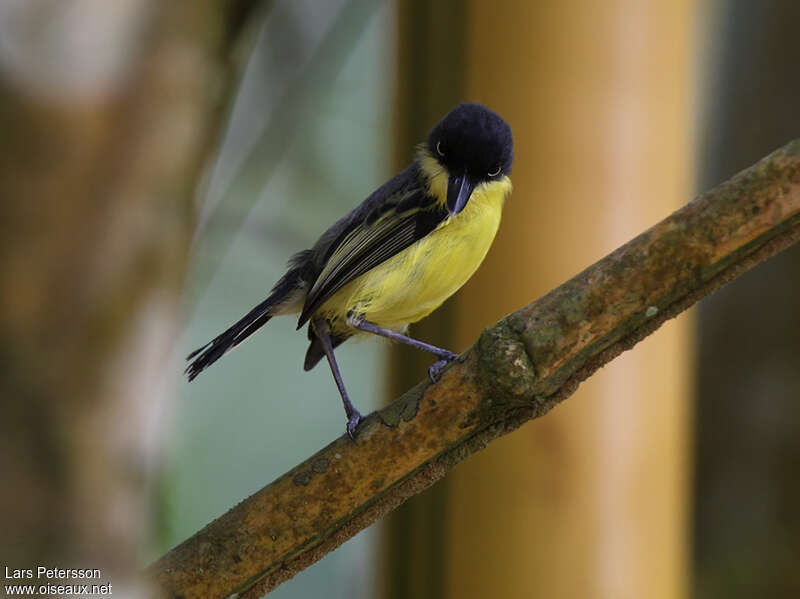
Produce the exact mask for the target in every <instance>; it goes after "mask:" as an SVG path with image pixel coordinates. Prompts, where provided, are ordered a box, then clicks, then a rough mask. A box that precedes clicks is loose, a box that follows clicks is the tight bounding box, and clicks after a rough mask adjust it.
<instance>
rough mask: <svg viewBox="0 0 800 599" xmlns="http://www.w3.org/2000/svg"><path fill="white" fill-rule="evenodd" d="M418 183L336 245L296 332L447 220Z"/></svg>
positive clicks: (379, 206) (378, 207) (367, 214)
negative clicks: (353, 284) (341, 292)
mask: <svg viewBox="0 0 800 599" xmlns="http://www.w3.org/2000/svg"><path fill="white" fill-rule="evenodd" d="M415 183H416V184H415V185H410V186H406V187H405V188H403V189H400V190H397V191H395V193H393V194H391V195H389V196H387V197H385V198H382V201H381V202H379V203H378V202H376V203H375V204H373V206H372V207H371V210H369V211H364V213H362V214H361V215H360V216H361V218H360V219H359V220H358V221H356V222H353V223H351V226H350V227H348V228H347V229H346V230H345V231H343V232H342V233H341V234H340V235H339V237H338V238H337V239H336V240H334V241H333V242H332V244H331V247H330V249H329V251H328V252H327V254H328V256H327V260H326V262H325V264H324V266H323V267H322V269H321V271H320V273H319V275H318V277H317V279H316V281H315V282H314V285H313V286H312V288H311V290H310V291H309V292H308V295H307V297H306V301H305V305H304V306H303V311H302V313H301V314H300V321H299V322H298V325H297V328H300V327H301V326H303V325H304V324H305V323H306V322H307V321H308V319H309V318H310V317H311V315H312V314H314V312H316V310H317V309H318V308H319V307H320V306H322V304H324V303H325V301H326V300H327V299H328V298H330V297H331V296H332V295H333V294H334V293H336V292H337V291H338V290H339V289H341V288H342V287H344V286H345V285H346V284H347V283H349V282H350V281H352V280H353V279H355V278H356V277H359V276H361V275H363V274H364V273H365V272H367V271H368V270H370V269H372V268H375V267H376V266H378V265H379V264H381V263H383V262H385V261H386V260H388V259H389V258H391V257H392V256H395V255H397V254H398V253H399V252H401V251H403V250H404V249H406V248H407V247H409V246H410V245H412V244H413V243H414V242H416V241H419V240H420V239H422V238H423V237H425V235H427V234H428V233H430V232H431V231H433V230H434V229H435V228H436V227H437V225H438V224H439V223H441V222H442V221H443V220H444V219H445V218H447V215H448V212H447V209H445V208H443V207H441V206H440V205H438V204H437V203H436V198H434V197H432V196H430V195H428V193H427V191H426V190H424V188H423V186H422V184H421V182H419V180H417V181H416V182H415Z"/></svg>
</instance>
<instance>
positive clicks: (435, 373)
mask: <svg viewBox="0 0 800 599" xmlns="http://www.w3.org/2000/svg"><path fill="white" fill-rule="evenodd" d="M440 357H441V359H440V360H438V361H437V362H434V363H433V364H431V367H430V368H428V376H429V377H430V379H431V382H432V383H435V382H436V381H438V380H439V377H440V376H441V375H442V371H443V370H444V369H445V368H446V367H447V365H448V364H450V362H452V361H453V360H455V359H456V358H458V354H454V353H453V352H447V353H446V354H444V355H442V356H440Z"/></svg>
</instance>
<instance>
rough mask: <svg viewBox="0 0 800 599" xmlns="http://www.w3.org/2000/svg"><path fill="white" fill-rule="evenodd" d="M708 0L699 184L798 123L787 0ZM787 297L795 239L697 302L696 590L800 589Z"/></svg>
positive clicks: (792, 593) (793, 334) (794, 269)
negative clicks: (788, 246)
mask: <svg viewBox="0 0 800 599" xmlns="http://www.w3.org/2000/svg"><path fill="white" fill-rule="evenodd" d="M715 4H716V5H717V6H716V8H717V12H716V14H714V15H713V18H712V21H711V23H710V24H709V26H708V27H707V29H706V32H704V35H703V38H702V39H704V40H706V44H708V46H707V47H706V48H704V49H705V53H704V55H706V56H708V57H709V58H707V61H708V63H709V71H710V75H712V76H708V77H703V79H702V84H703V86H705V89H704V90H703V92H702V94H701V97H704V98H707V101H706V108H705V111H704V112H703V114H702V117H701V118H699V119H698V122H699V123H701V127H702V136H701V139H702V141H701V144H700V145H701V148H702V149H701V155H700V158H699V160H698V169H699V178H700V184H701V186H702V187H705V186H710V185H714V184H715V183H716V182H717V181H721V180H723V179H725V178H726V177H728V176H729V175H730V173H732V172H735V171H736V170H738V169H739V168H741V167H742V165H744V164H748V163H749V162H751V161H752V160H753V158H754V157H755V156H759V155H761V154H763V153H764V152H765V151H766V150H767V149H768V148H772V147H775V146H776V145H779V144H782V143H785V141H786V139H787V137H790V136H794V135H797V134H798V132H800V110H798V106H800V77H798V65H799V64H800V47H799V46H798V43H797V31H798V25H800V3H799V2H797V1H796V0H772V1H771V2H748V1H747V0H726V1H725V2H719V3H715ZM715 50H716V52H715ZM798 304H800V246H795V247H793V248H791V249H790V250H789V251H787V252H784V253H783V254H781V255H780V257H779V258H778V259H776V260H770V262H769V263H768V264H767V265H765V268H759V269H757V270H756V271H754V272H753V273H752V274H751V275H750V276H748V277H743V278H742V279H740V280H739V281H737V282H736V284H735V285H731V286H730V287H728V288H726V289H725V292H724V293H721V294H716V295H715V296H714V297H713V298H710V299H709V301H708V302H703V304H702V305H701V307H700V310H699V315H700V318H699V321H700V322H699V325H700V337H699V344H698V381H697V399H698V406H697V419H698V421H697V441H696V444H697V473H696V477H695V485H696V487H695V488H696V494H695V503H694V512H695V515H696V516H695V529H694V540H695V546H694V555H695V562H696V566H695V567H696V574H695V581H694V582H695V586H694V596H695V597H697V599H711V598H725V599H745V598H749V597H769V598H770V599H790V598H791V599H794V598H796V597H800V568H798V567H797V566H798V564H800V513H798V511H797V506H798V505H800V477H798V467H800V402H798V398H800V360H799V359H798V356H800V310H798ZM732 322H737V323H741V326H736V327H731V326H730V323H732ZM733 456H735V459H732V457H733Z"/></svg>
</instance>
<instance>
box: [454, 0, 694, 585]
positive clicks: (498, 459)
mask: <svg viewBox="0 0 800 599" xmlns="http://www.w3.org/2000/svg"><path fill="white" fill-rule="evenodd" d="M691 6H692V5H691V3H690V2H687V1H685V0H681V1H678V2H662V1H660V0H659V1H656V0H644V1H641V2H634V3H632V2H628V1H625V0H614V1H611V2H602V3H598V2H593V1H591V0H572V1H566V2H565V1H561V0H559V1H546V2H535V3H534V2H527V1H525V0H508V1H505V2H493V3H487V2H473V3H471V4H470V11H469V23H468V35H467V39H468V40H469V42H468V45H467V50H466V61H465V62H466V64H467V65H468V69H467V94H466V97H468V98H470V99H474V100H477V101H481V102H484V103H486V104H488V105H489V106H491V107H493V108H494V109H496V110H497V111H498V112H500V114H502V115H504V117H505V118H507V119H508V120H509V122H510V123H511V125H512V128H513V130H514V137H515V155H516V160H515V165H514V171H513V173H512V180H513V181H514V193H513V195H512V197H511V199H510V201H509V202H508V203H507V206H506V209H505V213H504V216H503V223H502V225H501V228H500V233H499V235H498V238H497V241H496V242H495V245H494V247H493V249H492V251H491V252H490V254H489V256H488V258H487V260H486V262H485V263H484V264H483V266H482V267H481V269H480V270H479V271H478V273H477V274H476V276H475V277H474V278H473V279H472V280H471V281H470V282H469V284H468V285H467V286H466V287H465V288H464V290H463V292H462V293H460V294H459V295H458V298H457V301H456V313H457V316H456V318H455V322H456V324H455V330H456V331H457V335H458V341H457V343H456V347H463V345H464V344H466V343H468V342H469V340H470V339H473V338H474V337H475V336H476V335H477V334H478V333H479V331H480V330H481V328H482V327H484V326H486V325H487V324H488V323H490V322H493V321H494V320H496V319H497V318H498V317H500V316H502V315H503V314H506V313H508V312H509V311H510V310H512V309H513V308H514V307H515V306H517V305H519V304H520V303H521V302H524V301H526V300H527V298H530V297H537V296H539V295H541V294H542V293H544V292H545V291H546V290H547V289H549V288H551V287H552V286H553V285H555V284H556V283H557V282H558V281H559V280H561V279H562V278H563V277H564V276H565V275H569V274H571V273H574V272H577V271H579V270H580V269H581V268H583V266H584V265H586V264H587V263H589V262H590V261H591V260H592V259H593V256H597V255H599V254H602V253H604V252H606V251H608V250H609V249H610V248H612V247H615V246H616V245H618V244H620V243H622V242H623V241H624V240H625V239H626V238H628V237H629V236H631V235H633V234H635V232H636V231H638V230H641V229H643V228H644V227H646V226H648V224H649V223H651V222H653V221H655V220H657V219H658V218H660V217H662V216H663V215H665V214H667V213H669V212H671V211H672V210H674V209H676V208H677V207H678V206H680V205H681V204H682V203H683V202H684V201H685V198H686V197H687V196H688V195H689V194H690V193H691V190H692V187H691V175H690V168H691V164H692V162H691V154H692V152H691V149H690V129H689V124H690V122H691V116H690V108H689V106H690V88H689V86H690V84H691V74H690V64H691V63H690V56H691V54H690V46H691V33H692V32H691V26H692V21H693V19H692V10H691ZM520 264H524V265H525V268H523V269H520V268H519V266H518V265H520ZM512 273H513V274H512ZM689 326H690V323H689V321H688V320H687V319H685V318H683V319H680V320H679V321H677V322H675V323H670V325H669V326H668V327H665V329H664V330H663V331H662V332H660V333H659V335H658V336H657V337H654V338H653V339H649V340H648V341H647V342H646V343H643V344H642V345H641V346H640V347H637V348H636V351H634V352H631V353H630V354H629V355H626V356H624V357H623V358H622V359H620V360H618V361H615V363H614V364H612V365H610V366H609V367H607V368H606V369H604V371H603V372H601V373H599V374H598V375H597V376H595V377H593V378H592V380H591V381H589V382H588V383H587V384H586V385H585V386H583V387H582V388H581V390H580V391H579V393H578V394H577V395H576V397H575V398H574V399H573V400H572V401H570V402H569V404H568V405H565V406H564V407H563V408H560V409H559V410H557V411H556V413H555V414H553V415H552V416H551V417H549V418H547V419H544V420H542V421H538V422H536V423H533V424H531V425H530V426H528V427H525V429H524V430H523V431H521V432H520V433H518V434H516V435H512V436H509V437H507V438H505V439H503V440H501V441H500V442H499V443H497V444H496V445H494V446H493V447H491V448H490V449H489V450H488V451H486V452H484V453H481V454H480V455H478V456H476V457H475V459H473V460H470V461H469V462H468V463H465V464H463V465H462V466H460V467H459V468H457V469H456V470H455V471H454V472H453V475H452V477H450V480H449V481H448V484H449V492H450V495H449V499H448V502H447V509H446V512H447V523H448V526H447V529H448V530H449V531H450V533H449V535H448V536H447V538H446V541H445V546H446V547H447V557H446V559H445V562H446V576H447V582H446V585H445V586H446V589H447V593H446V595H445V596H447V597H452V598H458V599H470V598H472V597H476V598H477V597H488V596H496V597H503V598H505V599H512V598H515V597H520V598H522V597H525V598H527V597H531V596H535V597H559V598H563V599H566V598H576V599H578V598H580V599H588V598H591V597H597V598H601V597H602V598H609V599H611V598H613V599H623V598H626V597H628V598H639V597H649V598H651V599H658V598H664V599H666V598H677V597H682V596H684V595H685V592H686V584H687V566H688V557H689V556H688V553H687V527H688V521H687V503H688V489H687V480H688V472H687V470H688V466H689V463H688V460H687V447H688V435H689V430H690V429H689V421H688V418H687V413H688V395H689V393H688V392H689V387H690V376H689V372H690V370H689V369H690V364H691V355H692V351H691V347H692V345H691V341H690V333H689ZM645 399H646V400H645ZM487 514H491V517H478V516H479V515H487ZM497 572H503V576H502V577H498V576H496V573H497Z"/></svg>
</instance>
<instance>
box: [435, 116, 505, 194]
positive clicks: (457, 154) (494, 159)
mask: <svg viewBox="0 0 800 599" xmlns="http://www.w3.org/2000/svg"><path fill="white" fill-rule="evenodd" d="M513 149H514V142H513V139H512V137H511V127H509V126H508V123H506V122H505V121H504V120H503V119H502V117H501V116H500V115H498V114H497V113H495V112H492V111H491V110H489V109H488V108H486V107H485V106H482V105H481V104H472V103H470V104H459V105H458V106H456V107H455V108H453V109H452V110H451V111H450V112H448V113H447V114H446V115H445V116H444V117H443V118H442V120H440V121H439V122H438V123H437V124H436V126H435V127H434V128H433V130H432V131H431V133H430V135H429V136H428V151H429V152H430V153H431V155H432V156H434V157H435V158H436V159H437V160H438V161H439V162H440V163H441V164H442V165H443V166H444V167H445V168H446V169H447V171H448V172H450V173H459V174H460V173H464V172H466V173H468V174H469V175H470V176H471V177H473V178H474V179H476V180H479V181H487V180H491V179H493V178H495V177H500V176H502V175H504V174H505V175H507V174H508V173H510V172H511V164H512V162H513V159H514V154H513Z"/></svg>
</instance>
